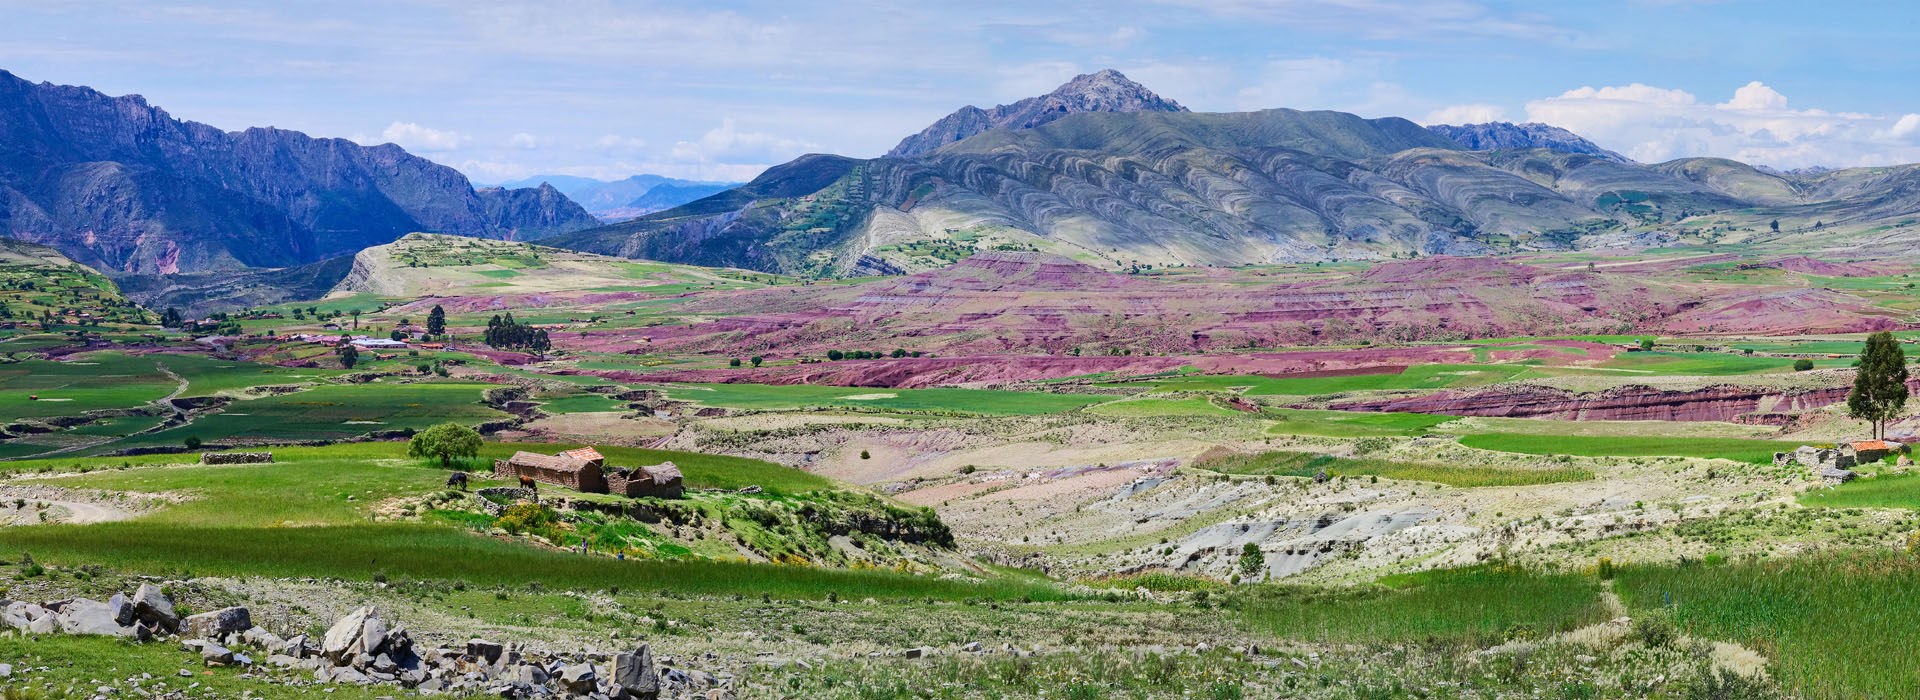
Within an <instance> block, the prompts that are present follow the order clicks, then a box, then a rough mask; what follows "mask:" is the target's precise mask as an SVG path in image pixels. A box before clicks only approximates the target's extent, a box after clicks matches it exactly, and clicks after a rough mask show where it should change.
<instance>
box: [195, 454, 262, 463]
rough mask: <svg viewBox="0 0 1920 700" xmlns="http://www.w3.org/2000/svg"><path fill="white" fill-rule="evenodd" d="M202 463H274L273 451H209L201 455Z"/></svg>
mask: <svg viewBox="0 0 1920 700" xmlns="http://www.w3.org/2000/svg"><path fill="white" fill-rule="evenodd" d="M200 463H201V464H272V463H273V453H272V452H208V453H206V454H202V455H200Z"/></svg>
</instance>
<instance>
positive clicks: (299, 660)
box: [0, 584, 732, 700]
mask: <svg viewBox="0 0 1920 700" xmlns="http://www.w3.org/2000/svg"><path fill="white" fill-rule="evenodd" d="M0 624H4V625H5V626H6V627H8V628H12V629H16V630H20V631H22V632H25V633H28V634H54V633H65V634H87V635H108V636H115V637H125V638H129V639H135V640H140V641H148V640H172V641H178V642H179V643H180V645H181V646H182V647H183V648H184V649H185V650H187V651H190V652H193V653H195V654H197V655H199V657H200V663H202V664H204V665H206V666H209V667H243V668H248V669H249V670H252V671H255V672H256V673H258V674H259V675H261V676H262V677H263V678H264V677H271V676H272V675H273V672H274V671H279V672H284V673H285V674H287V676H288V677H287V682H290V683H292V684H306V683H307V682H308V681H304V680H303V679H302V678H301V677H303V676H305V675H306V674H307V673H311V677H312V681H311V682H312V683H352V684H357V685H374V684H391V685H398V686H401V687H404V688H410V689H413V690H415V691H418V692H420V693H422V694H435V693H452V694H459V695H468V694H475V693H485V694H490V695H499V696H502V697H507V698H593V699H596V700H655V699H657V698H661V697H683V696H690V695H693V694H696V693H700V694H703V695H702V697H731V696H732V692H731V691H732V689H731V687H730V685H731V684H730V678H721V677H716V676H714V675H712V674H709V673H704V672H700V671H685V670H679V669H672V668H668V669H666V670H665V672H664V673H662V671H661V669H660V668H659V667H658V666H656V664H655V662H654V657H653V651H652V650H651V649H650V648H649V647H648V645H647V644H645V643H642V644H640V645H639V647H637V648H635V649H633V650H631V651H627V652H621V653H616V654H604V653H571V654H560V653H547V652H531V651H525V650H522V649H520V648H517V647H515V646H512V645H507V644H502V643H498V642H491V641H487V640H484V639H473V640H469V641H468V642H466V643H465V644H464V645H463V646H461V647H459V648H446V647H425V646H421V645H416V644H415V643H414V640H413V638H412V636H411V635H410V634H409V633H408V632H407V628H406V627H405V626H402V625H389V624H388V623H387V621H386V620H384V619H382V618H381V617H380V614H379V612H378V611H377V610H375V609H374V608H373V607H365V608H360V609H358V610H355V611H353V612H352V613H349V614H348V615H347V616H345V617H342V618H340V620H339V621H337V622H335V623H334V625H333V627H331V628H330V629H328V630H327V633H326V635H325V636H324V637H322V638H321V639H319V640H313V639H309V638H308V637H307V636H306V635H296V636H294V637H292V638H282V637H280V636H279V635H277V634H274V633H273V632H272V631H270V630H268V629H266V628H265V627H259V626H256V625H254V624H253V617H252V615H251V614H250V613H249V612H248V611H247V609H246V608H244V607H231V608H223V609H220V610H214V611H211V612H204V613H200V614H197V615H191V616H188V617H185V618H182V617H180V616H179V615H178V614H176V612H175V610H174V607H173V601H172V599H170V598H169V597H168V596H167V594H166V592H165V591H164V590H162V589H161V588H160V587H159V586H156V585H153V584H142V585H141V586H140V589H139V590H138V591H136V592H135V593H134V594H133V595H132V596H130V597H129V596H126V595H123V594H115V595H114V596H113V597H112V598H110V599H108V600H107V601H105V602H101V601H96V600H89V599H85V598H74V599H69V600H62V601H55V602H51V603H46V604H36V603H28V602H24V601H0ZM250 652H258V655H262V656H263V658H262V659H261V660H259V661H256V660H255V657H256V654H254V653H250ZM183 673H184V671H183ZM710 693H711V694H717V695H706V694H710Z"/></svg>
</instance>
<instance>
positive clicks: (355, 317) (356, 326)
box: [347, 309, 360, 331]
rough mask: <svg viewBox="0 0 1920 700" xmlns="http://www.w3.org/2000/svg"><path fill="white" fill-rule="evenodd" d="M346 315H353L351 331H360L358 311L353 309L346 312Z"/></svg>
mask: <svg viewBox="0 0 1920 700" xmlns="http://www.w3.org/2000/svg"><path fill="white" fill-rule="evenodd" d="M347 313H349V314H352V315H353V329H354V330H356V331H357V330H360V310H359V309H354V310H352V311H348V312H347Z"/></svg>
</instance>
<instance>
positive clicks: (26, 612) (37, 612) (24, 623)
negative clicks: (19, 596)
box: [0, 600, 53, 632]
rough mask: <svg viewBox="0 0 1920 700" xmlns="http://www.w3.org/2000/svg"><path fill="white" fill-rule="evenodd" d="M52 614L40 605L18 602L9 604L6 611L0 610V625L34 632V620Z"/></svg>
mask: <svg viewBox="0 0 1920 700" xmlns="http://www.w3.org/2000/svg"><path fill="white" fill-rule="evenodd" d="M52 614H53V613H52V612H51V611H49V610H47V609H46V608H43V607H40V606H39V605H35V604H33V603H27V602H22V601H17V600H16V601H14V602H11V603H8V604H7V607H6V608H5V609H0V623H5V624H6V625H7V626H8V627H12V628H14V629H17V630H20V631H23V632H27V631H32V627H33V621H34V620H38V619H40V618H43V617H48V616H51V615H52Z"/></svg>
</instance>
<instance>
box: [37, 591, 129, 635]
mask: <svg viewBox="0 0 1920 700" xmlns="http://www.w3.org/2000/svg"><path fill="white" fill-rule="evenodd" d="M125 608H126V601H125V600H122V601H120V605H119V606H114V605H113V604H112V603H102V602H100V601H97V600H88V599H86V598H79V599H76V600H74V601H73V602H71V603H68V604H66V605H64V606H62V607H61V608H60V613H59V615H57V616H55V617H56V618H57V620H58V622H59V626H60V631H62V632H65V633H67V634H95V635H107V636H114V637H132V636H133V629H132V628H130V627H124V626H121V624H120V616H121V612H122V611H123V610H124V609H125Z"/></svg>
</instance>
